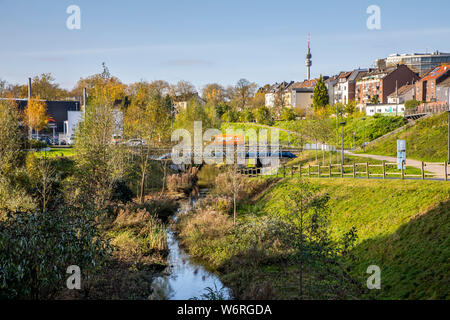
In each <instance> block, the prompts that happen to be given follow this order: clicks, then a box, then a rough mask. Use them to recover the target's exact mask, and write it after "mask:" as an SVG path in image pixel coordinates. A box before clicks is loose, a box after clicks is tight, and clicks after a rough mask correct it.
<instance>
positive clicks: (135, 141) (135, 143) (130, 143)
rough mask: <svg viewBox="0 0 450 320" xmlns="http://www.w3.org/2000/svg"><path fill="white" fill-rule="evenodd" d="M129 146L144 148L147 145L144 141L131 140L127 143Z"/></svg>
mask: <svg viewBox="0 0 450 320" xmlns="http://www.w3.org/2000/svg"><path fill="white" fill-rule="evenodd" d="M127 144H128V145H129V146H130V147H137V146H143V145H145V141H144V140H142V139H130V140H128V141H127Z"/></svg>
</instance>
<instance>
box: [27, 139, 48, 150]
mask: <svg viewBox="0 0 450 320" xmlns="http://www.w3.org/2000/svg"><path fill="white" fill-rule="evenodd" d="M28 143H29V145H30V149H36V150H40V149H44V148H47V147H48V145H47V144H46V143H45V142H43V141H39V140H34V139H33V140H29V141H28Z"/></svg>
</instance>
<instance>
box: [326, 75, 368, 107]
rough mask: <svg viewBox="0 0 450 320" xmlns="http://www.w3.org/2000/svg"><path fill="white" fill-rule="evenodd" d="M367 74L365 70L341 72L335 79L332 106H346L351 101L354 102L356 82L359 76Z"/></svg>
mask: <svg viewBox="0 0 450 320" xmlns="http://www.w3.org/2000/svg"><path fill="white" fill-rule="evenodd" d="M364 72H367V70H363V69H357V70H353V71H349V72H341V73H340V74H339V75H338V77H337V82H336V84H335V85H334V87H333V100H331V99H330V102H332V104H333V105H334V104H336V103H342V104H347V103H348V102H349V101H351V100H355V95H356V80H357V77H358V75H359V74H361V73H364Z"/></svg>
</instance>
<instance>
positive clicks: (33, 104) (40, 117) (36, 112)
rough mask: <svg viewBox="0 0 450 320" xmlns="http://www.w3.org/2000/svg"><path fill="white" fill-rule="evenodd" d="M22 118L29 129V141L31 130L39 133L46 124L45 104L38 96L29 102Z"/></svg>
mask: <svg viewBox="0 0 450 320" xmlns="http://www.w3.org/2000/svg"><path fill="white" fill-rule="evenodd" d="M24 117H25V122H26V123H27V125H28V128H29V137H30V139H31V136H32V134H33V130H35V131H36V132H39V131H40V130H42V129H43V128H44V127H45V126H46V125H47V123H48V116H47V103H46V102H45V101H43V100H41V97H40V96H39V95H38V96H37V97H36V98H33V99H31V100H29V101H28V103H27V106H26V108H25V112H24Z"/></svg>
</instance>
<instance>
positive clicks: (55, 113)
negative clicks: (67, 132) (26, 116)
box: [4, 99, 81, 133]
mask: <svg viewBox="0 0 450 320" xmlns="http://www.w3.org/2000/svg"><path fill="white" fill-rule="evenodd" d="M4 100H6V99H4ZM15 101H16V103H17V106H18V108H19V111H22V112H23V111H24V110H25V108H26V106H27V103H28V99H15ZM43 101H45V103H46V104H47V114H48V115H49V116H50V117H52V118H53V119H54V120H55V123H56V130H55V132H56V133H62V132H64V121H67V120H68V115H67V111H81V104H80V102H79V101H65V100H61V101H47V100H43Z"/></svg>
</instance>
